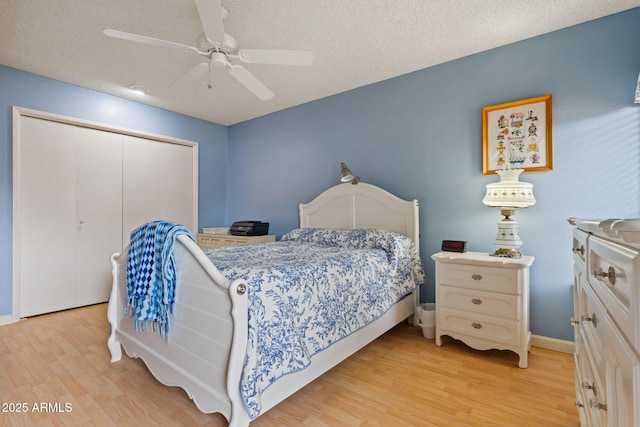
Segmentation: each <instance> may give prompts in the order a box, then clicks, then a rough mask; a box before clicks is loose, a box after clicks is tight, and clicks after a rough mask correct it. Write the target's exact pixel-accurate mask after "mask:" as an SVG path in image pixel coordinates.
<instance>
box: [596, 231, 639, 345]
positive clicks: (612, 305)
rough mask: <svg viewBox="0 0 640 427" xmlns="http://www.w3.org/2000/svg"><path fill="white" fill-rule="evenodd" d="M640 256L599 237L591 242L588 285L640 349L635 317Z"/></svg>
mask: <svg viewBox="0 0 640 427" xmlns="http://www.w3.org/2000/svg"><path fill="white" fill-rule="evenodd" d="M639 261H640V254H639V253H638V252H637V251H636V250H633V249H630V248H627V247H624V246H621V245H616V244H614V243H611V242H608V241H606V240H603V239H599V238H597V237H592V238H590V240H589V259H588V266H589V271H588V281H589V283H590V284H591V286H592V287H593V290H594V291H595V293H596V294H597V295H598V297H599V298H600V300H601V301H602V303H603V304H604V306H605V308H606V311H607V312H608V313H609V314H610V315H611V317H612V318H613V320H614V321H615V322H616V324H617V325H618V327H619V328H620V330H621V331H622V333H623V334H624V335H626V336H627V337H628V339H629V340H630V341H631V342H632V344H633V345H634V346H635V347H636V348H638V347H639V345H640V338H639V336H638V326H637V325H636V324H635V318H634V314H635V312H636V311H637V310H638V307H637V304H638V302H637V295H638V290H637V289H636V284H637V283H638V277H637V276H638V268H640V267H639V265H638V263H639Z"/></svg>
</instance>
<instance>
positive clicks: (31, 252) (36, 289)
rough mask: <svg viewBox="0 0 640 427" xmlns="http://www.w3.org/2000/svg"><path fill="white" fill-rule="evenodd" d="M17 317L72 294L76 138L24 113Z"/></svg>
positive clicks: (61, 303) (63, 302) (59, 303)
mask: <svg viewBox="0 0 640 427" xmlns="http://www.w3.org/2000/svg"><path fill="white" fill-rule="evenodd" d="M21 124H22V126H21V129H20V136H21V144H20V148H21V150H20V157H21V166H20V183H21V187H20V188H21V192H20V203H21V220H20V238H21V242H20V317H26V316H31V315H35V314H40V313H46V312H50V311H56V310H62V309H64V308H68V307H70V306H71V305H72V304H73V302H74V300H75V262H76V260H75V239H74V238H73V236H74V234H75V228H76V222H75V213H76V194H75V188H76V185H75V182H76V149H75V147H76V141H75V138H74V133H75V129H74V128H73V127H72V126H61V125H60V124H58V123H54V122H49V121H46V120H40V119H33V118H28V117H27V118H23V119H22V121H21Z"/></svg>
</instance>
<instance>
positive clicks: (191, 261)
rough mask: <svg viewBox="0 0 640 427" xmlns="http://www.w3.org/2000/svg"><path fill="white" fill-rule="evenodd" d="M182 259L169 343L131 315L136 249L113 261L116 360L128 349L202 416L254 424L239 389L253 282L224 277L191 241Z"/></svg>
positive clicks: (179, 252)
mask: <svg viewBox="0 0 640 427" xmlns="http://www.w3.org/2000/svg"><path fill="white" fill-rule="evenodd" d="M174 253H175V257H176V266H177V268H176V269H177V273H178V285H177V289H176V302H175V305H174V316H173V318H172V319H171V322H170V331H169V340H168V342H167V341H165V339H164V338H162V337H160V336H159V335H158V334H157V333H155V332H153V331H146V332H140V331H136V330H135V328H134V322H133V319H132V318H130V317H128V316H126V315H125V313H124V310H125V305H126V264H127V254H128V251H126V250H125V252H123V253H122V254H115V255H113V256H112V257H111V262H112V265H113V289H112V292H111V297H110V299H109V307H108V312H107V316H108V319H109V323H110V324H111V335H110V336H109V340H108V347H109V350H110V352H111V361H112V362H116V361H118V360H120V358H121V357H122V350H121V347H120V345H122V347H123V348H124V349H125V351H126V353H127V355H129V356H130V357H139V358H140V359H142V360H143V361H144V362H145V364H146V365H147V367H148V368H149V370H150V371H151V373H152V374H153V376H154V377H156V378H157V379H158V381H160V382H161V383H163V384H166V385H169V386H178V387H181V388H183V389H184V390H185V391H186V392H187V394H188V395H189V397H190V398H191V399H192V400H193V401H194V403H195V404H196V406H197V407H198V409H200V410H201V411H202V412H205V413H212V412H219V413H221V414H222V415H224V417H225V418H227V420H229V422H230V425H231V426H246V425H248V424H249V417H248V415H247V413H246V410H245V407H244V404H243V402H242V398H241V396H240V389H239V384H240V376H241V373H242V364H243V361H244V357H245V352H246V342H247V329H248V326H247V322H248V319H247V317H248V303H247V293H246V284H245V283H243V282H242V281H239V280H236V281H234V282H231V281H229V280H228V279H226V278H225V277H224V276H222V274H220V272H219V271H218V270H217V268H216V267H215V266H214V265H213V264H212V263H211V261H209V259H208V258H207V257H206V255H205V254H204V253H203V252H202V250H200V248H199V247H198V246H197V245H196V244H195V243H194V242H193V241H192V240H190V239H189V238H188V237H186V236H183V235H181V236H178V237H177V240H176V243H175V252H174Z"/></svg>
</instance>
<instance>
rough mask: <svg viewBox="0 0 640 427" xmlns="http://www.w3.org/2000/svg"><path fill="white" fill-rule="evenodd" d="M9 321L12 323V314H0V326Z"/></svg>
mask: <svg viewBox="0 0 640 427" xmlns="http://www.w3.org/2000/svg"><path fill="white" fill-rule="evenodd" d="M10 323H13V316H12V315H10V314H5V315H3V316H0V326H4V325H8V324H10Z"/></svg>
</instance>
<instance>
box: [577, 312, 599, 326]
mask: <svg viewBox="0 0 640 427" xmlns="http://www.w3.org/2000/svg"><path fill="white" fill-rule="evenodd" d="M580 320H582V321H583V322H591V323H593V327H594V328H597V327H598V318H597V317H596V314H595V313H593V314H592V315H591V316H589V315H588V314H583V315H582V316H580Z"/></svg>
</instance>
